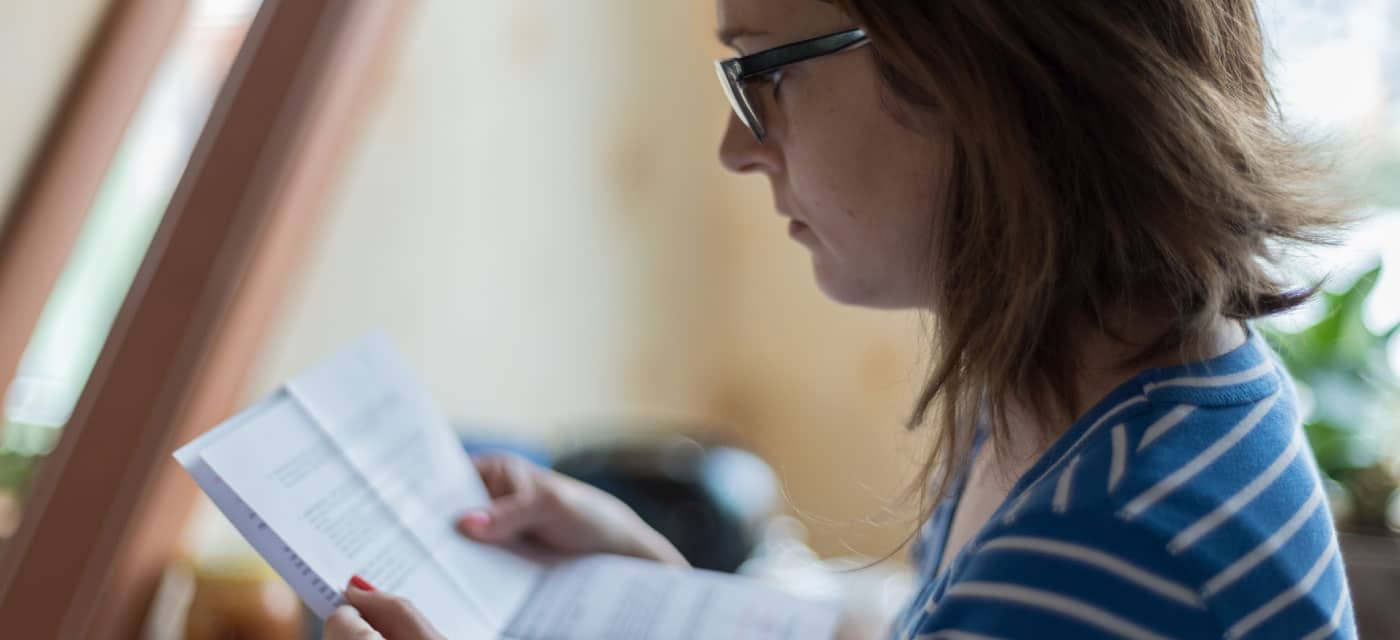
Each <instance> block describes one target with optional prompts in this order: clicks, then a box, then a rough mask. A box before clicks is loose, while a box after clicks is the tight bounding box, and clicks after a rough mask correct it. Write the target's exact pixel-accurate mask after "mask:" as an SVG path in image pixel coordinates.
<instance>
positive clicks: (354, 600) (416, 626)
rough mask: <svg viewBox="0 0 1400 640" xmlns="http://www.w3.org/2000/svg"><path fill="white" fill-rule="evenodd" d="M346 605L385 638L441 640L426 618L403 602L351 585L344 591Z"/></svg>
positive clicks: (405, 601) (402, 600)
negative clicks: (349, 605) (352, 608)
mask: <svg viewBox="0 0 1400 640" xmlns="http://www.w3.org/2000/svg"><path fill="white" fill-rule="evenodd" d="M345 601H346V602H349V603H350V604H351V605H352V606H354V607H355V609H357V610H359V612H360V615H361V616H362V617H364V619H365V621H366V622H369V624H370V625H371V626H373V627H374V628H375V630H377V631H379V633H382V634H384V636H385V637H386V638H394V639H395V640H398V639H400V638H402V639H404V640H409V639H414V640H417V639H419V638H422V639H424V640H440V639H441V637H442V636H440V635H438V634H437V632H436V631H435V630H434V629H433V627H432V625H430V624H428V621H427V620H425V619H423V614H421V613H418V609H417V608H415V607H414V606H413V605H412V604H411V603H409V601H407V600H404V599H403V598H400V597H397V596H392V595H389V594H387V593H384V592H383V591H369V590H365V589H361V588H359V587H356V586H353V585H352V586H351V587H349V588H348V589H346V590H345Z"/></svg>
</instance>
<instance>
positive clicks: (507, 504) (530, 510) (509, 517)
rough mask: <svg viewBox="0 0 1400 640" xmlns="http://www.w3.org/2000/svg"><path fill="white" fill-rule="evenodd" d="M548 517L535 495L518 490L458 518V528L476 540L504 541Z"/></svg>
mask: <svg viewBox="0 0 1400 640" xmlns="http://www.w3.org/2000/svg"><path fill="white" fill-rule="evenodd" d="M543 520H545V514H544V509H543V508H542V507H541V505H540V504H539V502H538V501H536V500H534V499H532V496H531V495H525V494H515V495H511V496H509V497H506V498H501V499H498V500H496V501H495V502H493V503H491V506H490V507H487V508H486V509H484V510H481V511H472V512H470V513H467V514H464V515H463V516H462V517H461V518H458V519H457V531H459V532H461V533H462V535H465V536H467V537H468V538H471V539H473V540H479V541H481V542H489V543H492V544H501V543H505V542H512V541H514V540H516V539H517V538H519V537H521V536H522V535H524V534H526V533H529V531H530V529H532V528H534V527H535V525H538V524H539V523H540V522H542V521H543Z"/></svg>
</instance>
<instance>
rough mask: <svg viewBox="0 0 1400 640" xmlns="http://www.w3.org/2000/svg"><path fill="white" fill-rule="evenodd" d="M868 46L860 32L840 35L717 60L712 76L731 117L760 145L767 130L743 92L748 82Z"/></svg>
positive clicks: (753, 105) (749, 98) (752, 102)
mask: <svg viewBox="0 0 1400 640" xmlns="http://www.w3.org/2000/svg"><path fill="white" fill-rule="evenodd" d="M869 42H870V38H868V37H866V35H865V30H863V29H851V30H849V31H841V32H838V33H832V34H829V35H824V36H818V37H816V38H811V39H808V40H803V41H801V42H794V43H792V44H785V45H782V46H780V47H774V48H772V49H768V50H765V51H760V52H758V53H755V54H752V55H747V56H741V57H738V58H730V59H729V60H718V61H716V62H715V73H716V74H718V75H719V83H720V85H722V86H723V87H724V95H725V96H726V97H728V98H729V104H730V106H732V107H734V113H735V114H736V115H738V116H739V120H740V121H741V122H743V123H744V125H745V126H747V127H748V128H749V130H750V131H752V132H753V135H754V137H756V138H758V141H759V142H763V140H764V138H765V137H767V134H768V129H767V128H766V127H764V125H763V114H762V113H761V112H760V111H759V103H758V102H757V101H755V100H754V99H753V98H751V97H750V96H749V93H748V91H747V88H748V86H749V80H752V79H754V78H762V77H766V76H771V75H773V74H774V73H775V72H777V71H778V70H780V69H782V68H783V67H786V66H788V65H792V64H797V63H799V62H802V61H804V60H811V59H812V58H820V57H822V56H829V55H831V54H833V53H840V52H842V51H848V50H850V49H854V48H856V47H859V46H861V45H864V44H867V43H869Z"/></svg>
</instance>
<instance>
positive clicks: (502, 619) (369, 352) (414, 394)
mask: <svg viewBox="0 0 1400 640" xmlns="http://www.w3.org/2000/svg"><path fill="white" fill-rule="evenodd" d="M287 389H288V391H289V392H290V393H291V394H292V395H293V396H294V397H296V398H297V400H298V401H299V402H301V404H302V406H303V407H304V408H305V409H306V411H307V412H308V413H309V414H311V415H312V416H313V417H314V418H315V421H316V423H317V424H318V425H319V426H320V427H322V428H323V429H325V430H326V432H327V433H329V434H331V437H332V439H333V440H334V441H335V442H336V443H338V444H339V446H340V447H341V450H342V451H343V452H344V454H345V456H346V457H347V458H348V459H349V460H350V462H351V464H352V465H354V466H355V467H356V468H357V469H359V470H360V472H361V473H362V474H363V476H364V477H365V478H366V479H367V480H368V482H369V484H370V485H371V486H372V487H373V488H374V489H375V490H376V491H378V492H379V494H380V496H381V498H382V499H383V501H384V502H385V503H386V504H388V505H390V507H391V508H392V509H393V510H394V511H395V512H396V513H397V514H398V516H399V518H400V520H401V521H402V522H403V523H404V524H405V526H407V527H408V529H409V530H410V531H412V532H413V534H414V535H416V536H417V537H418V538H419V540H420V541H421V542H422V543H423V545H424V547H425V548H426V549H428V550H429V553H430V554H431V555H432V557H433V558H434V559H436V560H437V562H438V563H439V564H441V566H442V567H443V569H444V570H445V571H446V573H447V574H448V575H449V576H450V577H451V578H452V579H453V580H454V581H455V582H456V583H457V586H458V588H459V589H460V590H461V591H462V592H463V593H465V594H467V597H468V598H469V599H470V600H471V601H472V602H474V603H476V604H477V605H478V607H479V608H480V609H481V610H482V611H484V612H485V615H486V616H488V620H489V621H490V622H491V623H492V624H493V625H494V626H496V627H497V628H498V629H504V628H505V625H506V623H507V622H508V621H509V620H510V618H511V615H512V614H513V613H514V611H515V610H516V609H517V608H518V607H519V606H520V604H521V603H522V602H524V601H525V598H526V597H527V596H528V595H529V593H530V591H531V590H532V589H533V588H534V586H535V583H536V582H537V581H538V580H539V577H540V576H541V575H542V574H543V569H544V567H543V565H541V564H540V563H537V562H534V561H532V560H528V559H525V558H523V557H521V556H518V555H516V554H514V553H511V552H508V551H505V550H503V549H500V548H498V547H494V546H488V545H481V544H477V543H474V542H472V541H470V540H467V539H466V538H463V537H462V535H461V534H459V533H457V531H456V529H455V528H454V527H453V522H454V520H455V519H456V516H459V515H461V514H462V513H464V512H466V511H467V510H468V509H473V508H480V507H484V506H487V505H489V504H490V501H491V499H490V497H489V496H488V494H487V492H486V488H485V487H484V486H483V485H482V483H481V478H480V477H479V476H478V475H477V473H476V469H475V468H474V467H472V465H471V461H470V460H469V459H468V458H467V455H466V453H465V452H464V451H463V450H462V446H461V444H460V443H459V442H458V441H457V437H456V436H455V435H454V434H453V431H452V430H451V428H450V426H449V425H448V424H447V421H446V420H445V419H444V418H443V417H442V414H441V413H440V412H439V411H438V410H437V407H436V405H434V403H433V401H432V398H431V397H429V395H428V394H427V392H426V391H425V390H424V387H423V386H422V385H421V384H419V383H418V381H417V380H416V379H415V378H414V376H413V375H412V373H411V372H410V371H409V370H408V368H407V367H406V366H405V365H404V363H403V362H402V360H400V359H399V357H398V356H397V354H396V353H395V352H394V350H393V348H392V347H391V346H390V345H389V343H388V341H387V340H386V339H385V338H384V337H383V336H380V335H375V336H371V337H370V338H367V339H365V340H363V341H361V342H360V343H359V344H358V345H356V346H355V347H353V348H351V349H347V350H345V351H342V352H340V353H339V354H337V355H335V356H333V357H331V358H330V359H328V360H326V361H325V362H324V363H322V364H321V365H318V366H317V367H315V368H314V369H312V370H310V371H308V372H306V373H304V374H302V375H299V376H297V377H296V378H294V379H293V380H292V381H291V382H289V383H288V384H287Z"/></svg>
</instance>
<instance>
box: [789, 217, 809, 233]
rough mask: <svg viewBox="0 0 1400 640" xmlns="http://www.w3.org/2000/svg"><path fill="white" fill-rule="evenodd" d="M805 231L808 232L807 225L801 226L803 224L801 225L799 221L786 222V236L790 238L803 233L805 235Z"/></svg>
mask: <svg viewBox="0 0 1400 640" xmlns="http://www.w3.org/2000/svg"><path fill="white" fill-rule="evenodd" d="M807 231H808V228H807V225H805V224H803V223H801V222H799V221H797V220H790V221H789V222H788V235H790V236H793V237H796V236H797V235H798V234H803V233H806V232H807Z"/></svg>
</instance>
